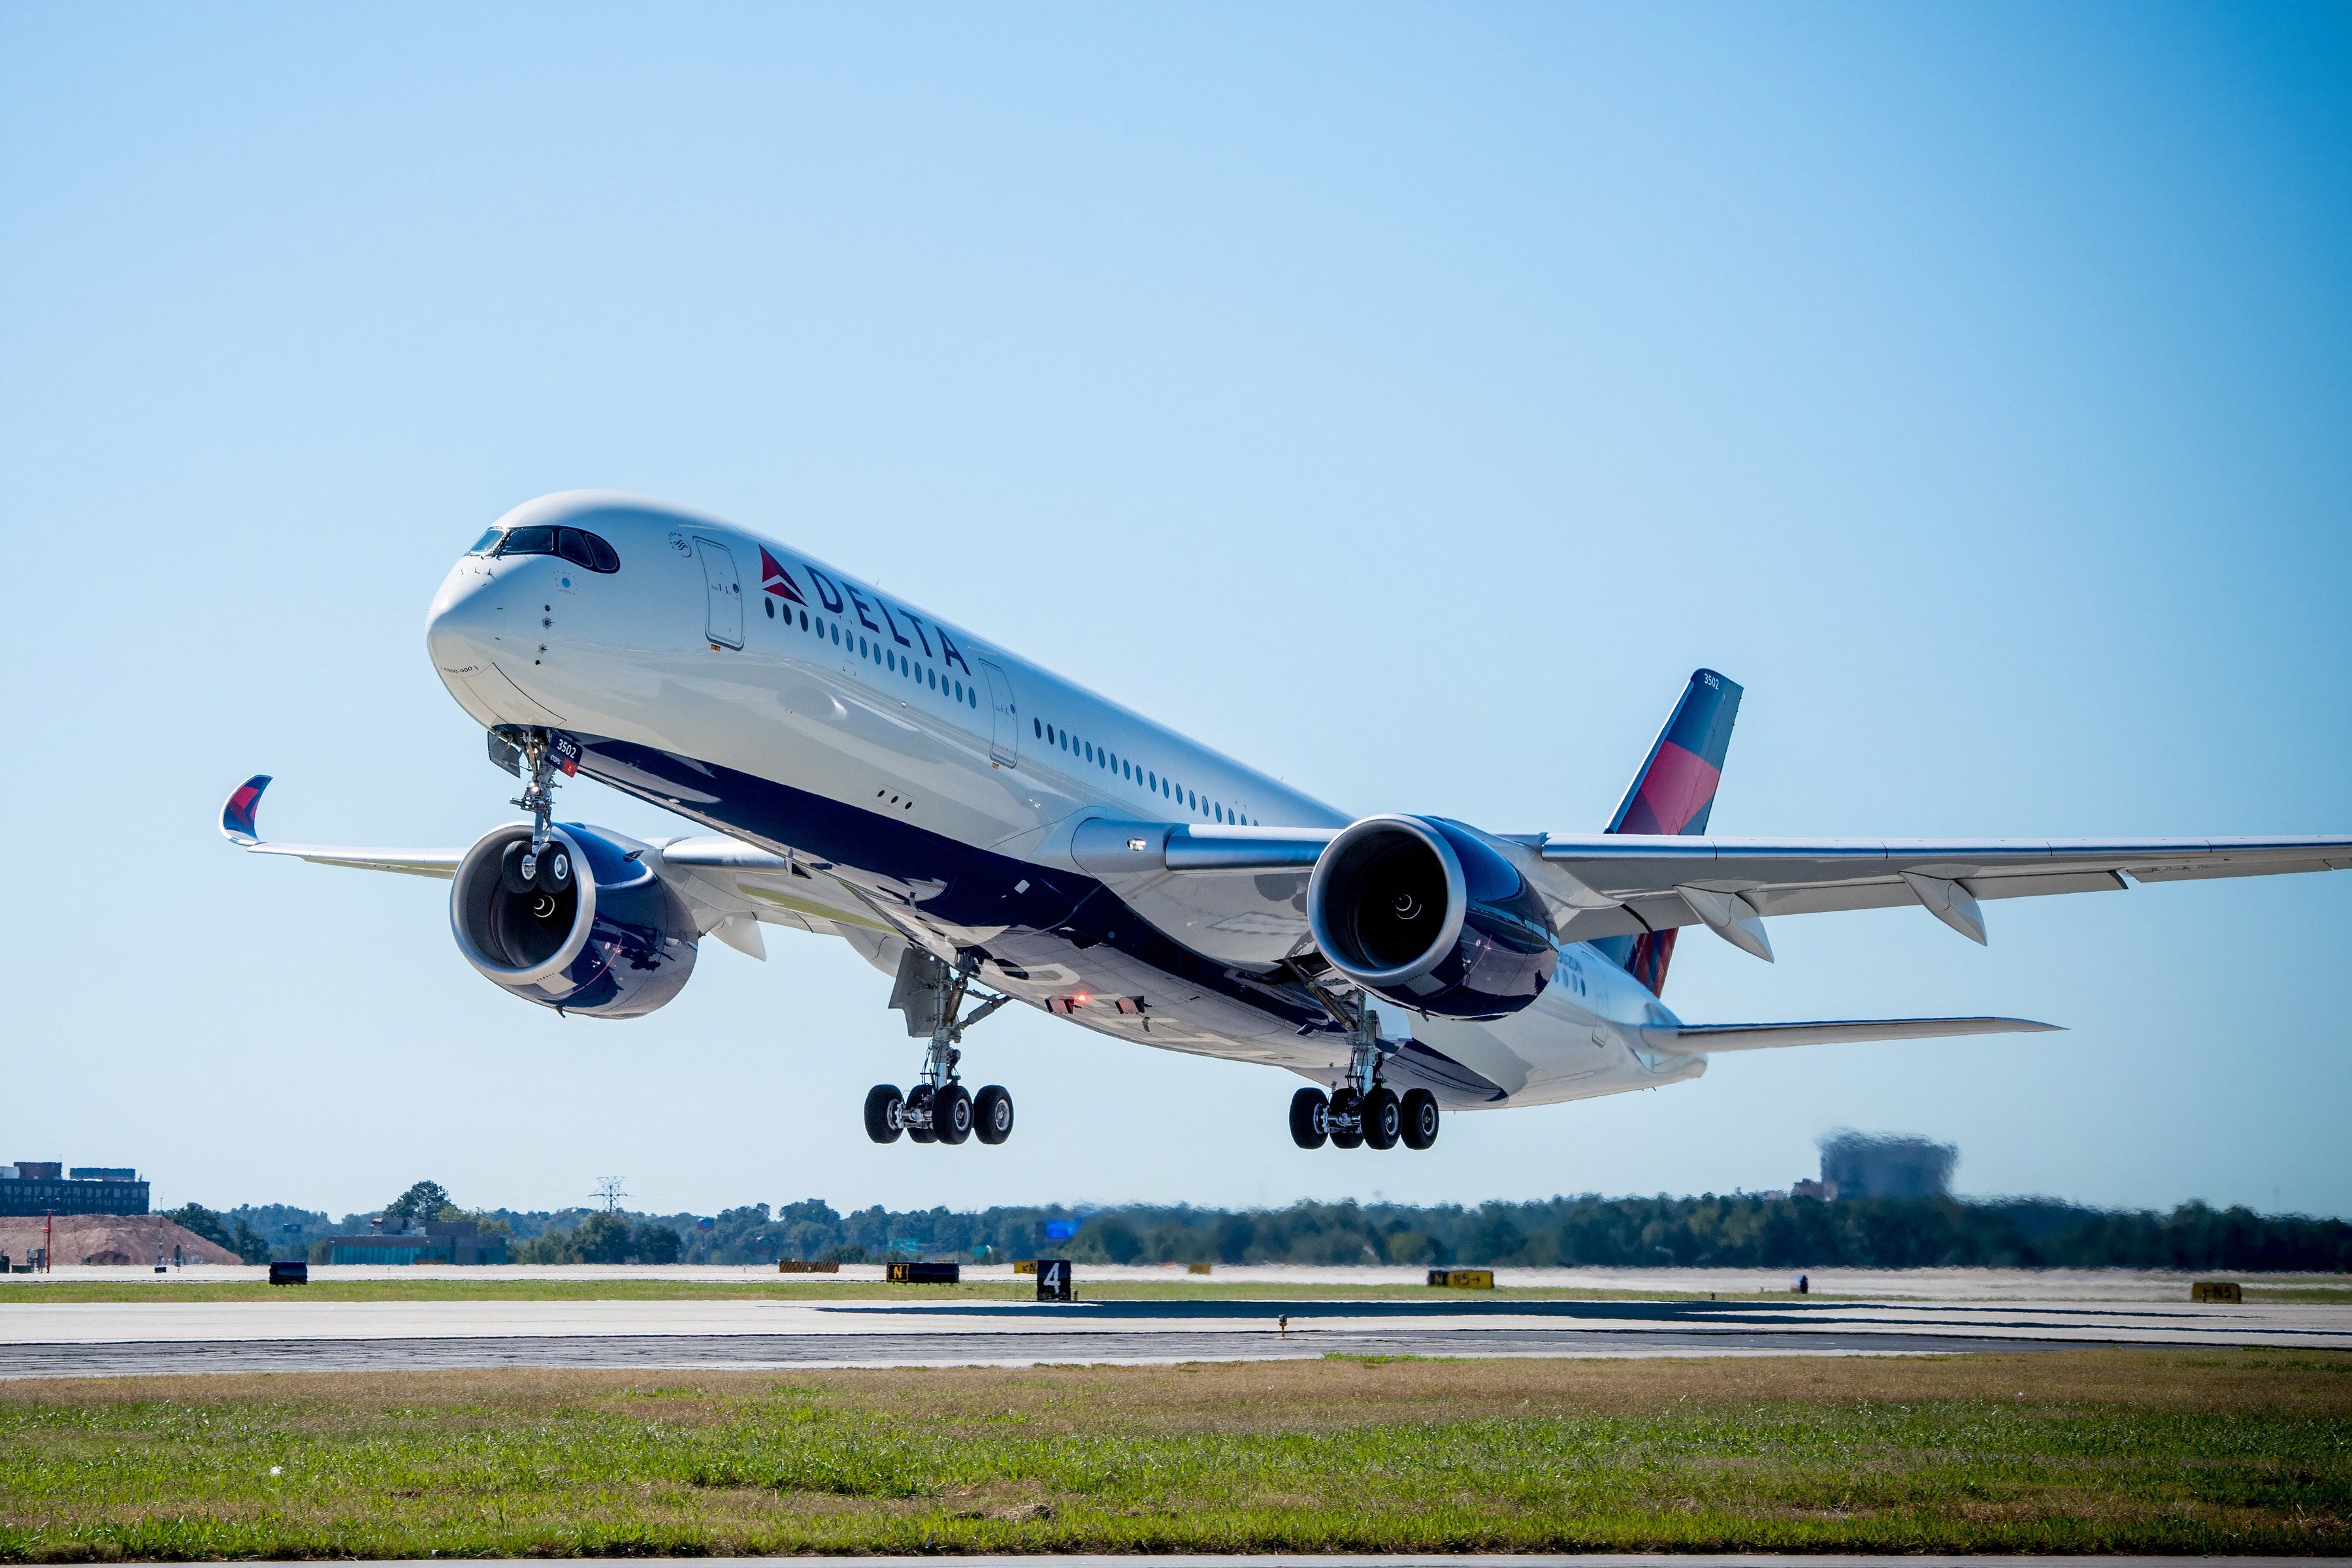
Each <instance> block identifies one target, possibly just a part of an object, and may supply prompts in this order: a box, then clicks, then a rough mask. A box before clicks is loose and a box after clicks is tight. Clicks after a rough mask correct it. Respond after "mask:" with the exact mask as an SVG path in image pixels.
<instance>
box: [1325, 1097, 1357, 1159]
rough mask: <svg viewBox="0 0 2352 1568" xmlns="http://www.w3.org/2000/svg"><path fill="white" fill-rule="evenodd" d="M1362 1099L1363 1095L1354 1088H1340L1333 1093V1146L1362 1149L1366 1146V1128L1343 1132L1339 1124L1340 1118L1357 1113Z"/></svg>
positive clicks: (1336, 1147)
mask: <svg viewBox="0 0 2352 1568" xmlns="http://www.w3.org/2000/svg"><path fill="white" fill-rule="evenodd" d="M1362 1099H1363V1096H1361V1095H1360V1094H1358V1093H1357V1092H1356V1091H1355V1090H1354V1089H1338V1090H1335V1091H1334V1092H1333V1093H1332V1096H1331V1123H1332V1125H1331V1147H1333V1148H1334V1149H1360V1148H1362V1147H1363V1146H1364V1130H1363V1129H1362V1128H1361V1127H1358V1128H1357V1129H1356V1130H1355V1131H1353V1132H1342V1131H1339V1118H1341V1117H1342V1116H1353V1115H1355V1114H1356V1108H1357V1106H1358V1105H1359V1104H1360V1102H1361V1100H1362Z"/></svg>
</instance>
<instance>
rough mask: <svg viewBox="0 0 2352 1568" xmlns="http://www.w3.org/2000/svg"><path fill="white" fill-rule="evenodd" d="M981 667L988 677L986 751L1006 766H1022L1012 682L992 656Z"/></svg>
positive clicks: (983, 673)
mask: <svg viewBox="0 0 2352 1568" xmlns="http://www.w3.org/2000/svg"><path fill="white" fill-rule="evenodd" d="M980 669H981V673H982V675H985V676H986V677H987V678H988V754H989V756H990V757H992V759H994V760H995V761H997V762H999V763H1003V764H1004V765H1005V766H1006V767H1008V768H1013V767H1018V766H1020V765H1021V725H1020V722H1019V715H1018V714H1016V713H1015V712H1014V711H1013V683H1012V682H1011V681H1009V680H1007V679H1005V678H1004V671H1003V670H1002V669H1000V668H997V666H996V664H995V662H994V661H993V660H991V659H985V658H983V659H982V660H981V661H980Z"/></svg>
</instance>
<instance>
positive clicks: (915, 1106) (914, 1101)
mask: <svg viewBox="0 0 2352 1568" xmlns="http://www.w3.org/2000/svg"><path fill="white" fill-rule="evenodd" d="M930 1108H931V1086H930V1085H929V1084H927V1083H919V1084H917V1085H916V1086H915V1087H914V1088H912V1089H908V1091H907V1109H908V1110H930ZM907 1137H908V1141H909V1142H916V1143H936V1142H939V1141H940V1132H939V1129H938V1128H936V1127H909V1128H908V1129H907Z"/></svg>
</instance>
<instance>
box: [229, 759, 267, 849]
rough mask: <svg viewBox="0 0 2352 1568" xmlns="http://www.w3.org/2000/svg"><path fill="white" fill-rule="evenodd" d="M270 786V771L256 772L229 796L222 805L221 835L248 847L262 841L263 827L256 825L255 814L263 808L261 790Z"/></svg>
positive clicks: (231, 841) (232, 842)
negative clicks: (225, 803)
mask: <svg viewBox="0 0 2352 1568" xmlns="http://www.w3.org/2000/svg"><path fill="white" fill-rule="evenodd" d="M268 787H269V775H268V773H256V774H254V775H253V776H252V777H251V778H249V779H247V780H246V781H245V782H244V783H243V784H239V785H237V786H236V791H235V792H234V793H233V794H231V795H230V796H229V797H228V804H227V805H224V806H222V807H221V837H223V838H226V839H227V840H228V841H229V842H230V843H231V844H239V845H243V846H245V847H247V848H250V847H253V846H254V845H256V844H258V843H260V842H261V829H260V828H259V827H258V826H256V825H255V822H254V815H255V813H257V811H259V810H260V808H261V792H262V791H263V790H266V789H268Z"/></svg>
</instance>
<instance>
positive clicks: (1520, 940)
mask: <svg viewBox="0 0 2352 1568" xmlns="http://www.w3.org/2000/svg"><path fill="white" fill-rule="evenodd" d="M1307 926H1308V929H1309V930H1311V931H1313V932H1314V935H1315V942H1316V945H1317V946H1318V947H1319V948H1320V949H1321V950H1322V952H1323V956H1324V957H1325V958H1326V959H1328V960H1329V961H1330V963H1331V966H1332V967H1333V968H1334V969H1337V970H1338V971H1339V973H1342V974H1344V975H1346V976H1347V977H1348V978H1349V979H1350V980H1352V981H1354V982H1355V983H1356V984H1359V985H1360V986H1362V987H1363V988H1364V989H1365V990H1367V991H1369V992H1370V993H1371V994H1373V995H1375V996H1378V997H1380V998H1381V1000H1383V1001H1387V1002H1393V1003H1395V1004H1396V1005H1398V1006H1400V1007H1409V1008H1412V1010H1414V1011H1415V1012H1420V1013H1433V1014H1436V1015H1438V1016H1441V1017H1447V1018H1496V1017H1500V1016H1503V1015H1505V1014H1507V1013H1516V1012H1517V1011H1518V1010H1519V1009H1520V1008H1522V1007H1524V1006H1526V1005H1528V1003H1530V1002H1532V1001H1534V1000H1535V999H1536V997H1537V996H1538V994H1541V993H1542V991H1543V988H1544V986H1545V985H1546V984H1549V981H1550V980H1551V973H1552V968H1553V966H1554V965H1555V964H1556V963H1559V949H1558V948H1557V947H1556V946H1555V945H1554V944H1553V942H1552V935H1551V926H1550V923H1549V921H1548V920H1547V919H1546V917H1545V912H1544V906H1543V900H1540V899H1538V897H1537V896H1536V892H1535V889H1533V888H1531V887H1529V886H1528V883H1527V879H1525V878H1523V877H1521V876H1520V875H1519V873H1518V870H1517V868H1516V867H1514V866H1512V865H1511V863H1510V862H1509V861H1508V860H1506V859H1505V858H1503V857H1502V856H1501V855H1499V854H1497V853H1496V851H1495V850H1494V849H1492V848H1490V847H1488V846H1487V845H1486V843H1485V842H1484V841H1482V840H1481V839H1480V838H1479V837H1477V836H1476V835H1475V834H1474V833H1472V832H1470V831H1469V830H1468V829H1467V828H1465V827H1464V826H1462V825H1461V824H1459V823H1455V822H1448V821H1445V820H1444V819H1443V818H1441V817H1430V816H1368V817H1366V818H1364V819H1363V820H1362V821H1360V822H1358V823H1355V824H1353V825H1352V826H1349V827H1348V828H1347V829H1345V830H1344V831H1342V832H1341V833H1340V834H1339V837H1336V838H1334V839H1332V840H1331V842H1330V844H1329V845H1328V847H1325V849H1324V850H1323V853H1322V855H1321V856H1320V857H1319V858H1318V859H1317V860H1316V862H1315V874H1314V875H1313V876H1312V877H1311V878H1309V879H1308V880H1307Z"/></svg>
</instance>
